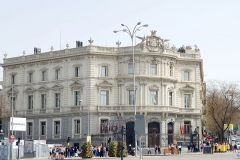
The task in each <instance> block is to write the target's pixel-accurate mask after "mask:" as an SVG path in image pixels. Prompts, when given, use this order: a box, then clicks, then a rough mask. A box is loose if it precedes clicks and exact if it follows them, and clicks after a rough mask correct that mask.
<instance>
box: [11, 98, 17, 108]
mask: <svg viewBox="0 0 240 160" xmlns="http://www.w3.org/2000/svg"><path fill="white" fill-rule="evenodd" d="M10 105H11V106H12V107H13V110H15V109H16V97H11V104H10Z"/></svg>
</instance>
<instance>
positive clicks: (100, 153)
mask: <svg viewBox="0 0 240 160" xmlns="http://www.w3.org/2000/svg"><path fill="white" fill-rule="evenodd" d="M92 151H93V155H94V156H95V157H107V156H108V147H107V146H106V147H105V146H103V145H102V144H101V145H100V146H94V147H93V149H92Z"/></svg>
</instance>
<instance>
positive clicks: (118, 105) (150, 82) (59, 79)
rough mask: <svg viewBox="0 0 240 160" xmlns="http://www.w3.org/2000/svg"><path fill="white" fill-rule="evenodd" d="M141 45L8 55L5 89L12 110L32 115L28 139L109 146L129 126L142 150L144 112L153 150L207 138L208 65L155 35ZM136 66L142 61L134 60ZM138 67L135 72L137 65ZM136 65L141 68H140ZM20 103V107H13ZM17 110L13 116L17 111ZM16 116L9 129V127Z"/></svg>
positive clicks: (188, 50) (128, 136)
mask: <svg viewBox="0 0 240 160" xmlns="http://www.w3.org/2000/svg"><path fill="white" fill-rule="evenodd" d="M140 39H141V42H140V43H139V44H137V45H136V46H134V58H135V59H134V61H133V47H131V46H124V47H122V46H120V42H118V43H117V47H101V46H95V45H94V44H93V40H91V39H90V40H89V44H88V45H87V46H83V45H82V42H79V41H77V42H76V48H69V47H68V46H67V47H66V49H64V50H58V51H54V50H53V48H51V51H49V52H46V53H41V51H40V50H39V49H37V48H35V50H34V54H32V55H23V56H20V57H14V58H6V57H5V58H4V63H3V64H2V67H3V69H4V73H3V92H4V93H5V95H6V99H7V105H6V107H7V108H8V110H9V111H11V108H13V111H14V112H13V113H14V116H16V117H26V118H27V130H26V132H25V133H24V134H23V133H22V132H21V133H18V132H17V133H16V134H17V135H18V136H20V135H21V136H22V138H23V139H33V140H36V139H37V140H47V143H66V140H67V139H68V137H71V142H72V143H75V144H77V143H79V142H82V141H84V140H85V139H86V136H87V135H91V136H92V141H95V140H96V142H97V139H98V138H97V137H99V138H102V140H104V141H107V140H109V137H111V138H112V139H114V138H115V135H116V134H117V133H118V132H119V130H120V128H121V126H122V125H123V126H124V127H126V142H127V144H128V145H129V144H132V146H134V141H135V138H134V137H135V136H134V103H135V102H134V95H135V94H134V84H133V76H135V82H136V83H135V89H136V114H137V115H144V121H145V136H144V138H142V143H143V144H144V145H145V146H154V145H162V146H166V145H168V144H171V143H176V142H182V141H186V142H187V141H188V142H189V141H190V136H191V134H192V133H193V131H194V130H196V129H198V132H199V134H200V137H201V128H202V127H201V126H202V123H201V117H202V107H203V105H202V98H203V86H204V83H203V82H204V79H203V78H204V77H203V61H202V59H201V55H200V51H199V49H198V48H197V46H195V47H193V48H192V47H190V46H186V47H184V46H182V47H180V48H176V47H174V46H173V47H170V46H169V45H168V44H167V43H166V40H164V39H162V38H161V37H159V36H157V35H156V31H152V32H151V35H149V36H147V37H144V38H140ZM133 62H135V63H133ZM134 64H135V67H134ZM134 68H135V70H134ZM11 104H12V105H11ZM9 113H11V112H9ZM8 122H9V118H7V119H3V120H2V124H3V126H2V128H3V129H4V130H5V131H6V130H9V126H8V125H9V123H8Z"/></svg>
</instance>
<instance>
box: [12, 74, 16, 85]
mask: <svg viewBox="0 0 240 160" xmlns="http://www.w3.org/2000/svg"><path fill="white" fill-rule="evenodd" d="M11 83H12V84H15V83H16V74H11Z"/></svg>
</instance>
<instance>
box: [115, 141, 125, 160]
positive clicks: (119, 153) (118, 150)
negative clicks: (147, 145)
mask: <svg viewBox="0 0 240 160" xmlns="http://www.w3.org/2000/svg"><path fill="white" fill-rule="evenodd" d="M123 147H124V150H123V157H126V156H127V145H126V143H125V142H124V143H123ZM121 154H122V142H120V141H119V142H118V143H117V157H121Z"/></svg>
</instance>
